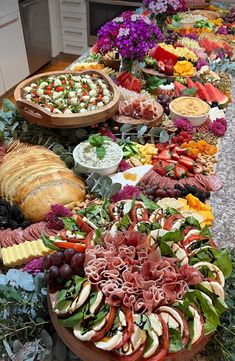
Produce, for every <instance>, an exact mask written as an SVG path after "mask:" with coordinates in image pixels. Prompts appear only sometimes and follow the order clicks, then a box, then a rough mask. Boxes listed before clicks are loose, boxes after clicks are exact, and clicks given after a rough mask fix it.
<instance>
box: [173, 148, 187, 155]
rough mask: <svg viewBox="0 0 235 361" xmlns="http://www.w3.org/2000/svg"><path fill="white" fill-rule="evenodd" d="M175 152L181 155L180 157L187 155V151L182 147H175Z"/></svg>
mask: <svg viewBox="0 0 235 361" xmlns="http://www.w3.org/2000/svg"><path fill="white" fill-rule="evenodd" d="M175 151H176V152H177V153H178V154H179V155H187V149H183V148H180V147H175Z"/></svg>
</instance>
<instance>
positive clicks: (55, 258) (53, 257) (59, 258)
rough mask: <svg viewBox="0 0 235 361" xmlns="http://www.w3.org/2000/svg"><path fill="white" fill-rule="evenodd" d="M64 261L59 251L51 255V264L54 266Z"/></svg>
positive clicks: (62, 254)
mask: <svg viewBox="0 0 235 361" xmlns="http://www.w3.org/2000/svg"><path fill="white" fill-rule="evenodd" d="M63 260H64V253H63V252H61V251H57V252H55V253H53V254H52V255H51V263H52V264H53V265H54V266H59V265H60V264H61V263H63Z"/></svg>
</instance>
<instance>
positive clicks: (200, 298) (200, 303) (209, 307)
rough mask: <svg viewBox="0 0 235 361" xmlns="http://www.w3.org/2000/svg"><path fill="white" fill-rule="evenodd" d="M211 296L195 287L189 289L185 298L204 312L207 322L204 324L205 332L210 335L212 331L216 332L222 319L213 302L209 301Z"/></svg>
mask: <svg viewBox="0 0 235 361" xmlns="http://www.w3.org/2000/svg"><path fill="white" fill-rule="evenodd" d="M208 297H209V296H205V293H203V292H201V291H199V290H197V289H195V290H189V291H188V292H187V293H186V294H185V296H184V299H187V300H188V301H189V302H190V303H192V304H193V305H195V306H196V308H198V310H199V311H200V312H201V313H202V315H203V317H204V319H205V324H204V334H205V335H208V334H210V333H211V332H214V331H215V330H216V328H217V327H218V325H219V323H220V320H219V316H218V314H217V312H216V310H215V308H214V306H213V303H212V302H211V303H210V301H209V299H210V298H209V299H208Z"/></svg>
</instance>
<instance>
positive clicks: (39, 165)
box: [0, 146, 85, 222]
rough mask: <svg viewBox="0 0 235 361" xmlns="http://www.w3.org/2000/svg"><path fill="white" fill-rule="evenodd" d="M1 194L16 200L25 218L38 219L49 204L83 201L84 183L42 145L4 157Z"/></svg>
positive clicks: (0, 177)
mask: <svg viewBox="0 0 235 361" xmlns="http://www.w3.org/2000/svg"><path fill="white" fill-rule="evenodd" d="M0 194H1V196H2V197H5V198H6V199H8V200H9V201H10V202H11V203H17V204H18V205H19V206H20V208H21V209H22V211H23V213H24V215H25V216H26V218H28V219H30V220H31V221H32V222H38V221H41V220H43V219H44V218H45V216H46V214H47V213H48V211H49V210H50V208H51V205H52V204H64V205H66V204H68V203H72V202H82V201H83V200H84V196H85V185H84V182H83V181H82V179H80V178H78V177H76V176H75V174H74V173H73V172H72V171H71V170H70V169H68V168H67V167H66V166H65V164H64V162H63V161H62V160H61V159H60V157H59V156H58V155H56V154H54V153H53V152H52V151H50V150H48V149H47V148H44V147H41V146H34V147H30V148H21V149H18V150H16V151H11V152H10V153H8V154H7V155H6V156H5V157H4V161H3V163H2V164H1V166H0Z"/></svg>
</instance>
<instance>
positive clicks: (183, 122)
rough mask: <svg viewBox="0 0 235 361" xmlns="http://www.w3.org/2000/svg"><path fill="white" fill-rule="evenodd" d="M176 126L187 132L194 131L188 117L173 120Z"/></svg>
mask: <svg viewBox="0 0 235 361" xmlns="http://www.w3.org/2000/svg"><path fill="white" fill-rule="evenodd" d="M173 124H174V127H176V128H178V129H180V130H183V131H185V132H188V133H191V132H192V131H193V126H192V124H191V123H190V121H189V120H188V119H186V118H183V117H182V118H176V119H175V120H174V122H173Z"/></svg>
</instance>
